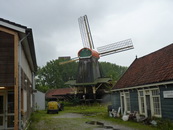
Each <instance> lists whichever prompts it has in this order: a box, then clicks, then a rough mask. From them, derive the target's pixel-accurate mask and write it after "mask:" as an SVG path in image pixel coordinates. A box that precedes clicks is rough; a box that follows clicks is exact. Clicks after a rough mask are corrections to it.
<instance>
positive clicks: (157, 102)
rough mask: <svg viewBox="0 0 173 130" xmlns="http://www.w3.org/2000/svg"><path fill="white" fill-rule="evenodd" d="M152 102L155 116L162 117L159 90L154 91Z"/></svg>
mask: <svg viewBox="0 0 173 130" xmlns="http://www.w3.org/2000/svg"><path fill="white" fill-rule="evenodd" d="M152 100H153V112H154V115H160V114H161V112H160V111H161V110H160V95H159V90H158V89H156V90H152Z"/></svg>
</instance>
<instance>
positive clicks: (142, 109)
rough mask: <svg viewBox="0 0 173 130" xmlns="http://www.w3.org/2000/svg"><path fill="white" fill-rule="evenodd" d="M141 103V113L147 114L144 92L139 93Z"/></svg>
mask: <svg viewBox="0 0 173 130" xmlns="http://www.w3.org/2000/svg"><path fill="white" fill-rule="evenodd" d="M139 103H140V113H141V114H144V113H145V104H144V92H143V91H139Z"/></svg>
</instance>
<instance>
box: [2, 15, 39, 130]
mask: <svg viewBox="0 0 173 130" xmlns="http://www.w3.org/2000/svg"><path fill="white" fill-rule="evenodd" d="M0 52H1V53H0V129H15V130H18V129H24V128H25V127H26V125H27V123H28V119H29V117H30V114H31V112H32V111H33V109H32V108H33V101H34V97H33V92H34V89H35V84H34V74H35V72H36V70H37V63H36V56H35V48H34V40H33V33H32V29H31V28H27V27H26V26H23V25H20V24H17V23H14V22H11V21H8V20H5V19H3V18H0Z"/></svg>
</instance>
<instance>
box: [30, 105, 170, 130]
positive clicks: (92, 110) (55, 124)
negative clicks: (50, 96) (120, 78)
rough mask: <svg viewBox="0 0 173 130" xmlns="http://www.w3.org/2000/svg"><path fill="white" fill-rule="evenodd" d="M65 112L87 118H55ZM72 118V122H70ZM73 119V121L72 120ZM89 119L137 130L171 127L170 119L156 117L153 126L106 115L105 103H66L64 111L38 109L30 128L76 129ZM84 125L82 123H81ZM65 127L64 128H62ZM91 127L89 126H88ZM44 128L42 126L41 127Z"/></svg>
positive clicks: (155, 129) (168, 129)
mask: <svg viewBox="0 0 173 130" xmlns="http://www.w3.org/2000/svg"><path fill="white" fill-rule="evenodd" d="M66 113H79V114H83V115H85V116H86V117H87V118H86V119H85V118H84V119H83V118H82V119H81V118H80V119H78V118H75V119H65V118H63V119H55V118H56V117H57V116H61V115H63V114H66ZM71 120H73V122H71ZM74 120H75V122H74ZM91 120H104V121H108V122H111V123H115V124H119V125H123V126H127V127H131V128H134V129H139V130H146V129H148V130H158V129H159V130H165V129H167V130H171V129H173V124H172V122H171V121H166V120H162V119H158V120H157V122H158V126H157V127H154V126H151V125H145V124H143V123H137V122H134V121H123V120H122V119H121V118H111V117H109V116H108V113H107V105H98V104H95V105H90V106H87V105H78V106H72V105H68V106H65V108H64V111H60V112H59V114H46V111H38V112H35V113H33V114H32V116H31V121H32V123H31V126H30V130H38V129H41V128H42V127H43V124H44V126H46V127H45V128H49V129H53V130H56V129H57V130H58V129H59V130H61V129H69V128H71V129H72V128H73V129H75V128H76V129H78V128H80V127H81V126H80V125H81V124H82V123H84V122H86V121H91ZM62 123H63V124H64V123H65V124H67V125H66V126H63V128H61V124H62ZM83 125H84V124H83ZM64 127H65V128H64ZM89 129H91V128H89ZM43 130H44V127H43Z"/></svg>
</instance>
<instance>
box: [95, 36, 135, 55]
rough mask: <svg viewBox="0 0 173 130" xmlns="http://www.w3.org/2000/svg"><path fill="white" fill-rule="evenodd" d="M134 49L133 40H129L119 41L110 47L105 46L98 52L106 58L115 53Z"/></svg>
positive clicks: (99, 48)
mask: <svg viewBox="0 0 173 130" xmlns="http://www.w3.org/2000/svg"><path fill="white" fill-rule="evenodd" d="M133 48H134V47H133V43H132V40H131V39H127V40H123V41H119V42H116V43H112V44H108V45H105V46H102V47H98V48H97V50H98V52H99V54H100V56H106V55H110V54H113V53H118V52H121V51H126V50H130V49H133Z"/></svg>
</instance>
